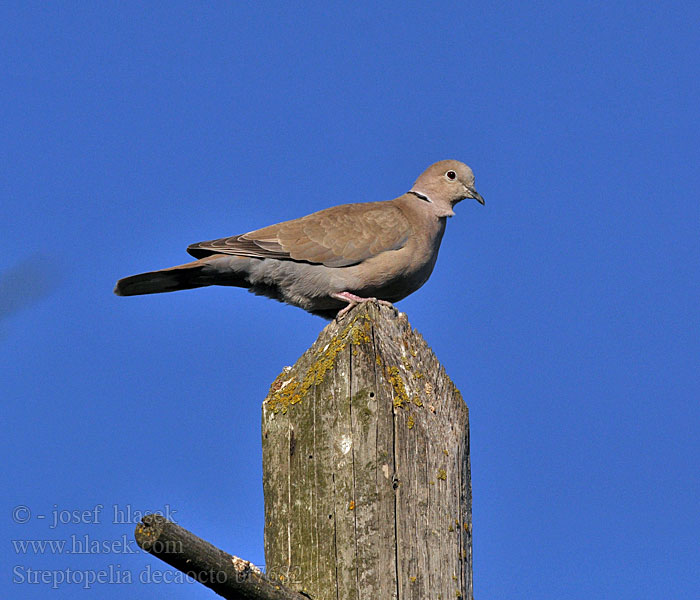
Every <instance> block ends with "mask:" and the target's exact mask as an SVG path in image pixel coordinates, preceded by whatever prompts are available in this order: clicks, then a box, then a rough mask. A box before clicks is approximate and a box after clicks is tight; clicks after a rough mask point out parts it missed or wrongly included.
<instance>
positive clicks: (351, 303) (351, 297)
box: [331, 292, 396, 321]
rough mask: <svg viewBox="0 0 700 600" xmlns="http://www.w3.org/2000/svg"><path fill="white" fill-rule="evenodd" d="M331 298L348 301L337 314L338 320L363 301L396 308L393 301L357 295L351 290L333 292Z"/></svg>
mask: <svg viewBox="0 0 700 600" xmlns="http://www.w3.org/2000/svg"><path fill="white" fill-rule="evenodd" d="M331 298H335V299H336V300H342V301H343V302H347V303H348V305H347V306H346V307H345V308H343V309H341V310H340V311H339V312H338V314H337V315H336V316H335V318H336V320H337V321H340V319H342V318H343V317H344V316H345V315H346V314H347V313H348V312H349V311H351V310H352V309H353V308H355V307H356V306H357V305H358V304H362V303H363V302H370V301H374V302H378V303H379V304H380V305H381V306H389V307H390V308H393V309H394V310H396V308H394V305H393V304H392V303H391V302H388V301H386V300H378V299H377V298H362V297H361V296H356V295H355V294H351V293H350V292H340V293H338V294H331Z"/></svg>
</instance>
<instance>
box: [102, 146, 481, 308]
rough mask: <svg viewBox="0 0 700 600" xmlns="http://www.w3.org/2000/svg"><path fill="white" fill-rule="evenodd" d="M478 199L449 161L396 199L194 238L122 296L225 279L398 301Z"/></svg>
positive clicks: (277, 291)
mask: <svg viewBox="0 0 700 600" xmlns="http://www.w3.org/2000/svg"><path fill="white" fill-rule="evenodd" d="M466 198H473V199H475V200H477V201H478V202H480V203H481V204H484V199H483V198H482V197H481V195H480V194H479V193H478V192H477V191H476V189H475V187H474V173H473V172H472V170H471V169H470V168H469V167H468V166H467V165H465V164H464V163H462V162H459V161H457V160H442V161H440V162H437V163H435V164H433V165H431V166H430V167H428V169H426V171H424V172H423V173H422V174H421V175H420V177H418V179H417V180H416V182H415V183H414V184H413V187H412V188H411V189H410V190H409V191H408V192H406V193H405V194H403V195H402V196H399V197H398V198H395V199H393V200H385V201H380V202H362V203H356V204H341V205H339V206H333V207H331V208H326V209H324V210H321V211H318V212H315V213H312V214H310V215H307V216H305V217H301V218H299V219H294V220H291V221H284V222H282V223H277V224H276V225H270V226H268V227H263V228H262V229H257V230H255V231H250V232H248V233H244V234H241V235H234V236H232V237H225V238H220V239H216V240H211V241H208V242H199V243H196V244H192V245H190V246H189V247H188V248H187V252H188V253H189V254H190V255H192V256H193V257H194V258H196V259H197V260H195V261H194V262H189V263H187V264H183V265H178V266H175V267H170V268H168V269H162V270H159V271H151V272H148V273H141V274H139V275H132V276H131V277H126V278H124V279H120V280H119V281H118V282H117V285H116V287H115V288H114V293H115V294H117V295H118V296H136V295H141V294H157V293H161V292H174V291H176V290H186V289H193V288H200V287H206V286H210V285H224V286H234V287H241V288H247V289H248V290H249V291H251V292H253V293H255V294H258V295H261V296H267V297H268V298H272V299H274V300H278V301H280V302H285V303H287V304H291V305H293V306H298V307H299V308H302V309H304V310H306V311H308V312H310V313H312V314H314V315H318V316H320V317H323V318H325V319H329V320H330V319H333V318H334V317H335V318H337V319H340V318H342V317H343V316H344V315H345V314H346V313H347V312H348V311H349V310H350V309H352V308H353V307H354V306H356V305H357V304H359V303H362V302H366V301H368V300H378V301H379V302H380V303H382V304H391V303H394V302H397V301H399V300H402V299H403V298H405V297H406V296H408V295H409V294H412V293H413V292H415V291H416V290H417V289H418V288H420V287H421V286H422V285H423V284H424V283H425V282H426V281H427V280H428V278H429V277H430V274H431V273H432V271H433V267H434V266H435V261H436V260H437V256H438V250H439V249H440V242H441V241H442V236H443V234H444V232H445V224H446V221H447V218H448V217H452V216H454V211H453V208H454V206H455V204H457V203H458V202H460V201H461V200H464V199H466Z"/></svg>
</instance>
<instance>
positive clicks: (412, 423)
mask: <svg viewBox="0 0 700 600" xmlns="http://www.w3.org/2000/svg"><path fill="white" fill-rule="evenodd" d="M415 424H416V422H415V420H414V419H413V415H408V421H406V425H408V428H409V429H413V426H414V425H415Z"/></svg>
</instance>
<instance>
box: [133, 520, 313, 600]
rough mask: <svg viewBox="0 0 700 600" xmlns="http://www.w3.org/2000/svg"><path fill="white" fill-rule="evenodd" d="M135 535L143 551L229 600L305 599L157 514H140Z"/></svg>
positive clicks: (246, 562) (258, 570)
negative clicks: (139, 521)
mask: <svg viewBox="0 0 700 600" xmlns="http://www.w3.org/2000/svg"><path fill="white" fill-rule="evenodd" d="M135 536H136V543H137V544H138V545H139V546H140V547H141V548H143V549H144V550H145V551H146V552H149V553H150V554H152V555H153V556H156V557H158V558H160V559H161V560H162V561H164V562H166V563H168V564H169V565H170V566H172V567H175V568H176V569H178V570H180V571H182V572H183V573H185V574H186V575H188V576H190V577H192V578H193V579H195V580H196V581H198V582H199V583H201V584H202V585H205V586H207V587H208V588H210V589H212V590H214V591H215V592H216V593H217V594H219V595H220V596H223V597H224V598H228V599H229V600H308V597H307V596H304V595H302V594H298V593H296V592H293V591H291V590H289V589H287V588H285V587H284V586H282V585H280V584H279V583H277V582H275V581H273V580H271V579H269V578H268V577H266V576H265V575H264V574H263V573H262V572H261V571H260V569H258V568H257V567H256V566H255V565H253V564H252V563H250V562H248V561H247V560H243V559H242V558H238V557H237V556H232V555H231V554H228V553H227V552H224V551H223V550H219V549H218V548H216V547H215V546H212V545H211V544H210V543H209V542H207V541H205V540H203V539H201V538H199V537H197V536H196V535H194V534H193V533H190V532H189V531H187V530H186V529H184V528H182V527H180V526H179V525H176V524H175V523H173V522H171V521H168V520H167V519H165V518H164V517H162V516H160V515H146V516H145V517H143V519H142V520H141V523H139V524H138V526H137V527H136V532H135Z"/></svg>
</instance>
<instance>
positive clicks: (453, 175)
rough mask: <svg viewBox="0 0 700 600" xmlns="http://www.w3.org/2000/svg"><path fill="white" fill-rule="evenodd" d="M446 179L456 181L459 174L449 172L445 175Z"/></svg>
mask: <svg viewBox="0 0 700 600" xmlns="http://www.w3.org/2000/svg"><path fill="white" fill-rule="evenodd" d="M445 177H447V179H449V180H451V181H454V180H455V178H456V177H457V173H455V172H454V171H447V173H445Z"/></svg>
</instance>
